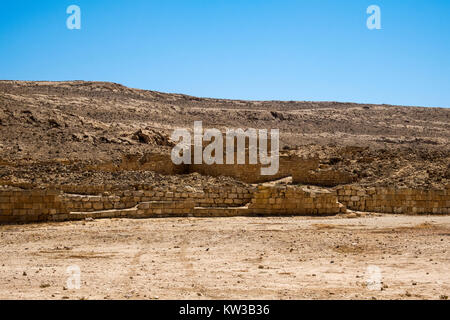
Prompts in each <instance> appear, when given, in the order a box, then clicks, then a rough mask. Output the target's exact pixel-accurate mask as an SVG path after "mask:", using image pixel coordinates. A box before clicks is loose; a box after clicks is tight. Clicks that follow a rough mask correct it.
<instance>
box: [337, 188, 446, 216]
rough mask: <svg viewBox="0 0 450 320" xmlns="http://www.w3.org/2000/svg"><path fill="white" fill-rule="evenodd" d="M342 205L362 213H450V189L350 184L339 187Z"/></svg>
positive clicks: (338, 191)
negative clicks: (375, 186)
mask: <svg viewBox="0 0 450 320" xmlns="http://www.w3.org/2000/svg"><path fill="white" fill-rule="evenodd" d="M336 191H337V194H338V199H339V202H341V203H343V204H345V205H346V206H347V208H349V209H352V210H358V211H368V212H380V213H404V214H450V189H449V188H447V189H442V190H417V189H406V188H405V189H395V188H373V187H372V188H364V187H360V186H354V185H347V186H341V187H337V188H336Z"/></svg>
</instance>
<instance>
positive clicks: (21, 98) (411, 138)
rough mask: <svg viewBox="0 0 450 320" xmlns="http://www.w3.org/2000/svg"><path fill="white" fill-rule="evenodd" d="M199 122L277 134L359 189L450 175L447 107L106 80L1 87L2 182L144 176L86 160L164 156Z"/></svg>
mask: <svg viewBox="0 0 450 320" xmlns="http://www.w3.org/2000/svg"><path fill="white" fill-rule="evenodd" d="M197 120H202V121H203V126H204V127H214V128H219V129H224V128H243V129H246V128H265V129H271V128H277V129H280V133H281V146H282V148H283V150H284V153H286V154H287V153H289V154H294V155H301V156H303V157H304V158H315V159H320V161H321V163H323V164H325V165H330V166H333V167H336V168H339V169H340V170H344V171H348V172H351V173H353V174H355V175H356V176H357V177H358V181H359V182H360V183H365V184H396V185H414V186H417V185H420V186H441V185H445V184H448V182H449V178H450V144H449V143H450V138H449V137H450V109H443V108H423V107H402V106H391V105H366V104H354V103H338V102H304V101H302V102H295V101H286V102H282V101H240V100H222V99H210V98H196V97H191V96H187V95H182V94H168V93H160V92H155V91H146V90H138V89H131V88H127V87H124V86H122V85H120V84H115V83H105V82H83V81H71V82H22V81H0V161H1V163H2V164H3V165H2V166H1V169H0V179H1V180H2V181H4V182H5V181H6V182H7V181H19V182H34V183H36V182H42V181H44V182H67V181H70V180H71V179H73V180H76V181H81V180H83V179H85V180H86V181H91V180H92V179H94V180H96V181H103V180H104V181H106V180H108V181H109V180H117V179H119V175H120V174H122V175H125V176H124V177H122V178H123V179H125V181H128V180H130V181H133V179H140V178H137V177H135V178H133V175H131V177H130V174H129V173H116V176H111V175H112V174H111V173H98V172H95V171H93V170H89V169H87V167H86V166H85V164H96V163H101V162H108V161H120V159H122V158H123V157H124V156H126V155H133V154H142V155H144V154H146V153H167V152H168V150H170V146H171V142H170V141H169V140H168V136H169V135H170V133H171V131H172V129H173V128H175V127H186V128H192V127H193V123H194V121H197ZM139 174H141V175H142V174H144V173H142V172H141V173H139ZM148 175H149V174H147V176H148ZM97 176H100V177H97ZM147 178H148V177H146V178H145V179H147ZM153 178H154V177H153V176H152V177H150V178H148V179H153ZM90 179H91V180H90ZM102 179H103V180H102ZM142 179H144V178H142ZM145 179H144V180H145ZM159 179H161V177H159ZM49 180H50V181H49Z"/></svg>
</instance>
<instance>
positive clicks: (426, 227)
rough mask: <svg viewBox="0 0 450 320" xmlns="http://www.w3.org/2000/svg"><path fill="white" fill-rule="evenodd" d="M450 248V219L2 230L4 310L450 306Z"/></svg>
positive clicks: (176, 221) (174, 222)
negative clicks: (14, 303)
mask: <svg viewBox="0 0 450 320" xmlns="http://www.w3.org/2000/svg"><path fill="white" fill-rule="evenodd" d="M449 236H450V217H449V216H404V215H373V214H365V215H362V216H360V217H352V218H350V217H347V216H340V217H328V218H317V217H316V218H314V217H267V218H249V217H235V218H204V219H197V218H165V219H145V220H131V219H112V220H109V219H105V220H93V221H79V222H63V223H44V224H33V225H21V226H17V225H16V226H0V261H1V262H0V270H1V272H0V298H1V299H448V295H449V293H450V273H449V272H448V267H449V263H450V252H449V245H448V244H449ZM69 266H78V267H79V268H80V271H81V274H80V278H81V286H80V289H72V290H71V289H69V288H67V284H66V282H67V279H68V277H69V275H70V274H69V273H67V268H68V267H69ZM368 268H369V269H368ZM370 268H379V269H378V270H379V272H380V273H379V277H378V278H375V279H379V281H380V284H379V287H377V286H375V287H372V286H371V280H370V279H371V277H372V273H371V271H370V270H371V269H370ZM375 270H377V269H375ZM372 285H373V284H372Z"/></svg>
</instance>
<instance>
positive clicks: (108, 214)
mask: <svg viewBox="0 0 450 320" xmlns="http://www.w3.org/2000/svg"><path fill="white" fill-rule="evenodd" d="M73 187H74V186H54V188H51V190H19V189H16V190H11V189H2V190H0V223H17V222H38V221H63V220H77V219H84V218H88V217H92V218H112V217H129V218H148V217H165V216H199V217H209V216H236V215H253V216H255V215H257V216H259V215H332V214H339V213H345V212H346V211H347V209H351V210H357V211H366V212H380V213H399V214H450V188H447V189H443V190H414V189H394V188H363V187H360V186H355V185H346V186H339V187H336V188H334V189H325V188H319V187H311V186H298V185H271V184H263V185H259V186H257V187H256V186H248V187H247V188H244V187H215V186H205V187H204V188H202V189H194V188H192V187H190V186H184V187H176V186H135V189H132V190H120V189H118V188H116V187H115V186H108V185H105V186H86V187H84V188H83V187H82V186H76V189H77V190H79V191H82V193H80V194H73V193H70V192H73V191H74V190H73ZM91 191H95V193H92V194H89V193H88V192H91Z"/></svg>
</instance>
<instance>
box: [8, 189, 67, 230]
mask: <svg viewBox="0 0 450 320" xmlns="http://www.w3.org/2000/svg"><path fill="white" fill-rule="evenodd" d="M61 213H67V209H66V207H65V203H64V202H63V201H62V199H61V198H60V191H54V190H6V191H0V223H2V222H31V221H44V220H47V217H49V216H51V215H56V214H61Z"/></svg>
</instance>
